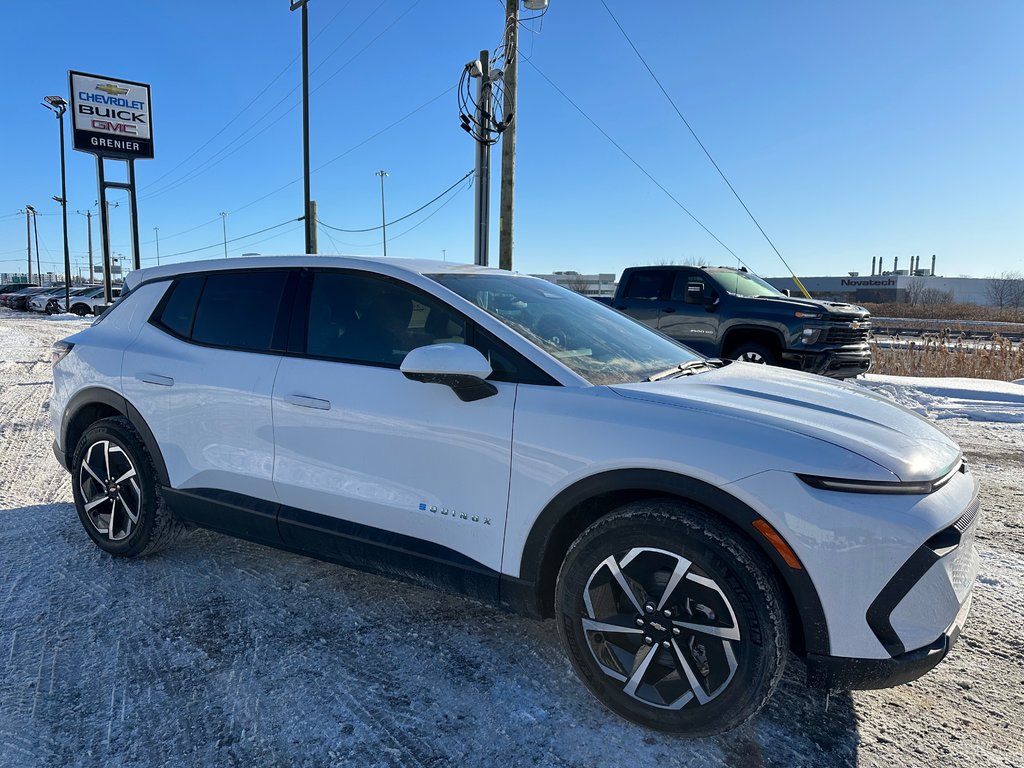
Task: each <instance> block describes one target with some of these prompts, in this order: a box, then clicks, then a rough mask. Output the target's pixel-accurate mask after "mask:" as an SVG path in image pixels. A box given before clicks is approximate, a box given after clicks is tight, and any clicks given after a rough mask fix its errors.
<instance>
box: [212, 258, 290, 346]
mask: <svg viewBox="0 0 1024 768" xmlns="http://www.w3.org/2000/svg"><path fill="white" fill-rule="evenodd" d="M286 283H287V273H286V272H284V271H277V270H260V271H253V272H233V273H232V272H228V273H213V274H209V275H207V276H206V283H205V285H204V286H203V290H202V294H201V296H200V298H199V306H198V307H197V308H196V317H195V322H194V323H193V326H192V341H195V342H198V343H200V344H210V345H213V346H218V347H231V348H234V349H244V350H251V351H254V352H268V351H270V350H271V349H272V348H273V340H274V331H275V329H276V326H277V317H278V312H279V310H280V307H281V300H282V299H283V298H284V289H285V285H286Z"/></svg>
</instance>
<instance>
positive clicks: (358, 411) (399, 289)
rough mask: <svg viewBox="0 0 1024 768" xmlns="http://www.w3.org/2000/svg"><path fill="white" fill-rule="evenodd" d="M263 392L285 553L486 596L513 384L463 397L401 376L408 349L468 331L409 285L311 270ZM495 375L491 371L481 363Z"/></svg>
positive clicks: (496, 554)
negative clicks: (285, 351)
mask: <svg viewBox="0 0 1024 768" xmlns="http://www.w3.org/2000/svg"><path fill="white" fill-rule="evenodd" d="M305 295H308V299H307V300H300V302H304V303H300V304H298V305H297V307H298V306H301V307H302V311H301V312H300V317H298V318H297V322H294V323H293V326H294V327H296V328H298V329H299V333H298V337H297V338H293V340H292V344H293V345H294V346H293V348H292V349H291V350H290V352H289V356H288V357H286V358H285V359H284V361H283V362H282V364H281V369H280V371H279V373H278V376H277V383H276V385H275V387H274V396H273V413H274V425H275V438H276V440H275V442H276V457H275V461H274V485H275V487H276V489H277V494H278V496H279V498H280V500H281V503H282V508H281V512H280V516H279V522H280V530H281V535H282V537H283V538H284V540H285V541H286V542H287V543H288V544H290V545H292V546H294V547H297V548H300V549H304V550H306V551H311V552H314V553H320V554H323V555H326V556H328V557H334V558H337V559H340V560H342V561H344V562H349V563H352V564H355V565H358V566H360V567H364V568H369V569H372V570H378V571H380V570H383V571H384V572H386V573H399V574H405V575H414V576H418V575H422V574H428V576H429V577H430V579H431V580H432V581H434V582H435V583H438V582H439V583H442V584H443V583H444V580H445V579H446V578H451V579H457V580H458V583H459V585H460V587H459V588H460V589H461V590H462V591H467V589H468V591H473V590H474V589H476V588H477V587H468V585H467V581H469V580H473V583H474V584H479V585H480V586H479V589H482V590H484V591H487V592H488V594H487V595H486V596H488V597H493V596H494V590H495V589H496V588H497V582H496V575H497V571H498V570H499V568H500V564H501V550H502V541H503V537H504V530H505V512H506V507H507V504H508V485H509V475H510V468H511V450H512V412H513V406H514V404H515V396H516V384H515V383H511V382H506V381H500V380H499V381H494V379H493V378H492V383H494V384H495V386H496V387H497V389H498V393H497V394H496V395H494V396H492V397H487V398H484V399H482V400H477V401H474V402H462V401H461V400H459V398H458V397H456V395H455V394H454V392H452V390H451V389H450V388H448V387H446V386H442V385H439V384H425V383H421V382H416V381H411V380H410V379H407V378H406V377H405V376H404V375H403V374H402V372H401V371H400V370H399V365H400V363H401V361H402V359H403V357H404V356H405V354H406V353H408V352H409V351H410V350H411V349H413V348H415V347H419V346H423V345H426V344H433V343H465V342H467V341H468V340H469V333H470V328H471V325H470V323H469V321H467V320H466V318H465V317H463V316H462V315H460V314H459V313H458V312H456V311H455V310H453V309H452V308H451V307H449V306H448V305H446V304H445V303H444V302H442V301H441V300H439V299H437V298H435V297H433V296H431V295H429V294H427V293H426V292H424V291H421V290H419V289H417V288H415V287H413V286H411V285H408V284H407V283H404V282H401V281H397V280H393V279H390V278H385V277H381V276H379V275H375V274H372V273H367V272H359V271H339V270H329V271H317V272H313V273H311V274H310V277H309V287H308V291H307V292H306V294H305ZM492 367H497V366H492Z"/></svg>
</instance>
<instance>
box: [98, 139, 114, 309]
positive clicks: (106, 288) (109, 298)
mask: <svg viewBox="0 0 1024 768" xmlns="http://www.w3.org/2000/svg"><path fill="white" fill-rule="evenodd" d="M96 178H97V181H98V182H99V188H100V253H101V255H100V258H101V259H102V261H103V303H104V304H107V305H109V304H111V303H112V302H113V292H112V291H111V287H110V211H109V210H108V208H107V182H106V179H105V178H104V177H103V155H96Z"/></svg>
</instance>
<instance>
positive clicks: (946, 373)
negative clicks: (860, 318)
mask: <svg viewBox="0 0 1024 768" xmlns="http://www.w3.org/2000/svg"><path fill="white" fill-rule="evenodd" d="M871 351H872V354H873V356H874V366H873V367H872V369H871V371H872V373H881V374H886V375H889V376H935V377H962V378H970V379H996V380H998V381H1014V380H1016V379H1024V345H1022V344H1021V343H1014V342H1012V341H1008V340H1006V339H1004V338H1002V337H1001V336H998V335H996V336H994V337H993V338H992V340H991V341H989V342H983V343H981V342H973V343H969V344H968V343H964V342H963V341H960V340H959V339H955V340H951V339H950V337H948V336H946V335H943V334H940V335H938V336H930V337H926V338H922V339H914V340H911V341H908V342H907V345H906V346H900V347H888V348H887V347H879V346H878V344H877V342H872V350H871Z"/></svg>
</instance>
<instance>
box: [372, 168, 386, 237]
mask: <svg viewBox="0 0 1024 768" xmlns="http://www.w3.org/2000/svg"><path fill="white" fill-rule="evenodd" d="M374 175H375V176H380V228H381V229H382V230H383V231H384V255H385V256H387V255H388V220H387V217H386V216H385V215H384V177H385V176H387V175H388V172H387V171H377V173H376V174H374Z"/></svg>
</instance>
